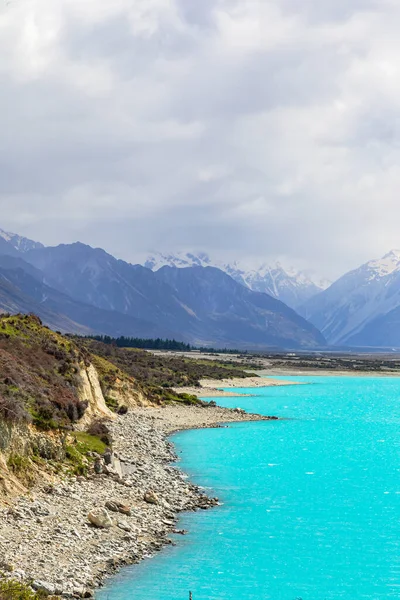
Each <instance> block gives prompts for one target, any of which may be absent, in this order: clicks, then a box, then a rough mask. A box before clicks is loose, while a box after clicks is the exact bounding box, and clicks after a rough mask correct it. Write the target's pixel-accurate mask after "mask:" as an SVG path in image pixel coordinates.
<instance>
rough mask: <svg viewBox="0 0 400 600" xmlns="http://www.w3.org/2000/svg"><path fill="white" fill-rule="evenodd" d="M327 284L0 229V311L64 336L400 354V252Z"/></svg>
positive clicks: (285, 273) (263, 269)
mask: <svg viewBox="0 0 400 600" xmlns="http://www.w3.org/2000/svg"><path fill="white" fill-rule="evenodd" d="M327 285H328V284H327V282H318V281H315V280H314V279H313V278H312V277H310V276H309V275H307V274H306V273H297V272H293V271H290V270H287V269H284V268H283V267H282V266H281V265H279V264H277V265H275V266H273V267H268V266H266V265H265V264H264V265H261V266H259V267H258V268H245V265H244V264H243V263H239V262H231V263H228V262H218V261H215V260H212V259H211V258H210V257H209V256H208V255H207V254H205V253H197V254H195V253H178V254H176V255H175V254H174V255H161V254H159V255H153V256H151V257H149V258H148V259H147V260H146V261H145V262H144V265H133V264H130V263H128V262H125V261H123V260H118V259H116V258H114V257H113V256H111V255H110V254H108V253H107V252H105V251H104V250H102V249H100V248H92V247H90V246H87V245H85V244H82V243H79V242H78V243H74V244H61V245H59V246H55V247H45V246H44V245H43V244H41V243H39V242H34V241H32V240H29V239H27V238H24V237H22V236H19V235H17V234H13V233H7V232H5V231H2V230H0V311H8V312H12V313H15V312H22V313H27V312H34V313H36V314H38V315H39V316H40V317H41V318H42V319H43V321H44V322H45V323H46V324H47V325H49V326H50V327H52V328H53V329H58V330H60V331H63V332H71V333H79V334H83V335H89V334H95V333H96V334H105V335H110V336H115V337H117V336H122V335H124V336H133V337H142V338H143V337H145V338H146V337H147V338H155V337H164V338H165V337H168V338H175V339H177V340H181V341H184V342H189V343H191V344H193V345H198V346H208V347H222V346H226V347H236V348H243V349H244V348H248V349H266V348H287V349H289V348H290V349H291V348H293V349H296V348H297V349H298V348H300V349H314V348H321V347H324V345H325V344H326V343H328V344H329V345H330V346H349V347H350V346H351V347H361V346H362V347H385V348H400V251H396V250H393V251H391V252H389V253H388V254H386V255H385V256H384V257H383V258H381V259H376V260H372V261H370V262H368V263H366V264H364V265H362V266H361V267H359V268H357V269H354V270H352V271H350V272H349V273H346V274H345V275H343V277H341V278H340V279H338V280H337V281H336V282H335V283H333V284H332V285H329V286H328V287H327ZM325 288H326V289H325ZM284 300H285V301H284ZM293 307H295V308H296V310H294V309H293Z"/></svg>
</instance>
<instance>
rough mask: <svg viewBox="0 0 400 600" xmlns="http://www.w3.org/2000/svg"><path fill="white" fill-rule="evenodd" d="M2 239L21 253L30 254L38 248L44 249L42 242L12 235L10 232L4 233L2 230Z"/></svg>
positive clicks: (0, 232) (0, 231)
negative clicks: (29, 252) (30, 251)
mask: <svg viewBox="0 0 400 600" xmlns="http://www.w3.org/2000/svg"><path fill="white" fill-rule="evenodd" d="M0 238H2V239H3V240H4V241H6V242H9V243H10V244H11V245H12V246H13V247H14V248H15V249H16V250H18V251H19V252H22V253H24V252H28V251H29V250H34V249H36V248H44V246H43V244H41V243H40V242H34V241H33V240H29V239H28V238H25V237H22V236H20V235H17V234H16V233H10V232H9V231H3V229H0Z"/></svg>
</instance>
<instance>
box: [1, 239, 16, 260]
mask: <svg viewBox="0 0 400 600" xmlns="http://www.w3.org/2000/svg"><path fill="white" fill-rule="evenodd" d="M0 255H1V256H19V255H20V253H19V252H18V250H17V249H16V248H14V246H13V245H12V244H11V243H10V242H9V241H7V240H5V239H3V238H2V237H1V236H0Z"/></svg>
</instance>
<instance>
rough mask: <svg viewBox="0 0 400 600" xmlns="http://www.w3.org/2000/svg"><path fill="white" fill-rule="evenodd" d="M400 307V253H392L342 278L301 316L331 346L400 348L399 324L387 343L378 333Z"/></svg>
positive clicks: (394, 326) (394, 324)
mask: <svg viewBox="0 0 400 600" xmlns="http://www.w3.org/2000/svg"><path fill="white" fill-rule="evenodd" d="M399 307H400V250H392V251H391V252H389V253H388V254H386V255H385V256H383V258H381V259H376V260H371V261H369V262H367V263H366V264H364V265H362V266H361V267H360V268H358V269H355V270H353V271H350V272H349V273H347V274H346V275H344V276H343V277H341V278H340V279H339V280H338V281H336V282H335V283H334V284H333V285H331V286H330V287H329V288H328V289H327V290H325V291H324V292H322V293H321V294H318V295H317V296H315V297H314V298H311V299H310V300H308V301H307V302H306V303H305V304H304V306H303V307H302V308H301V309H300V312H301V314H302V315H303V316H305V317H306V318H307V319H308V320H309V321H311V322H312V323H313V324H314V325H316V326H317V327H318V328H319V329H320V330H321V331H322V332H323V334H324V335H325V337H326V338H327V339H328V341H329V342H330V343H331V344H343V345H365V346H375V345H376V346H380V345H382V344H383V345H388V346H389V345H390V346H393V345H397V346H400V323H399V325H398V326H397V329H396V323H395V322H393V327H392V330H391V335H390V341H389V337H388V338H387V343H385V342H384V341H382V336H381V335H380V334H379V331H378V322H379V328H380V329H381V330H382V328H383V327H384V322H385V316H386V315H389V313H392V312H393V311H394V310H395V309H397V308H399ZM375 321H376V326H374V325H373V323H374V322H375ZM378 338H379V341H378ZM396 341H397V343H394V342H396Z"/></svg>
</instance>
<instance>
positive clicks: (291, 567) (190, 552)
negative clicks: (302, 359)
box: [97, 377, 400, 600]
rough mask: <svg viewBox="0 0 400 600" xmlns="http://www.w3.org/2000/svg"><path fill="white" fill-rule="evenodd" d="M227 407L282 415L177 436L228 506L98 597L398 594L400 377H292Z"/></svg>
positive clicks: (185, 523)
mask: <svg viewBox="0 0 400 600" xmlns="http://www.w3.org/2000/svg"><path fill="white" fill-rule="evenodd" d="M281 379H286V380H288V379H293V380H294V381H302V382H306V383H307V384H309V385H299V386H285V387H272V388H271V387H270V388H259V389H256V390H254V389H246V388H242V389H238V390H237V391H238V392H240V393H250V394H255V395H254V396H252V397H246V398H243V397H241V398H223V399H220V400H219V402H220V403H221V404H223V405H225V406H234V407H236V406H240V407H241V408H244V409H247V410H250V411H254V412H259V413H262V414H267V415H277V416H280V417H287V420H283V421H277V422H259V423H244V424H234V425H230V426H229V428H227V429H206V430H198V431H189V432H184V433H180V434H177V435H175V436H174V437H173V441H174V443H175V445H176V447H177V450H178V452H179V455H180V456H181V462H180V463H179V467H180V468H182V469H184V470H185V471H186V472H187V473H189V474H190V475H191V478H192V480H194V481H195V482H196V483H197V484H198V485H202V486H204V487H206V488H207V491H208V492H209V493H210V494H213V495H217V496H218V497H219V498H220V500H221V501H222V502H223V506H222V507H220V508H216V509H214V510H210V511H201V512H198V513H190V514H184V515H183V516H182V518H181V520H180V527H183V528H185V529H187V530H188V531H189V532H190V534H189V535H188V536H186V537H176V538H175V539H176V542H177V545H176V546H175V547H168V548H166V549H165V550H164V551H163V552H161V553H160V554H158V555H157V556H155V557H154V558H152V559H150V560H147V561H144V562H142V563H141V564H140V565H137V566H134V567H130V568H126V569H125V570H123V571H122V572H121V574H120V575H118V576H116V577H115V578H113V579H112V580H110V582H109V583H108V585H107V587H105V588H104V589H103V590H101V591H100V592H99V593H98V594H97V598H98V599H100V600H127V599H128V598H129V599H134V600H187V599H188V594H189V590H191V591H192V592H193V600H220V599H221V600H222V599H229V600H256V599H257V600H260V599H263V600H264V599H271V600H300V599H302V600H328V599H329V600H338V599H345V600H358V599H362V598H365V599H368V600H381V599H385V598H397V599H398V598H400V379H397V378H369V377H368V378H364V377H360V378H355V377H296V378H288V377H281Z"/></svg>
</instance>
